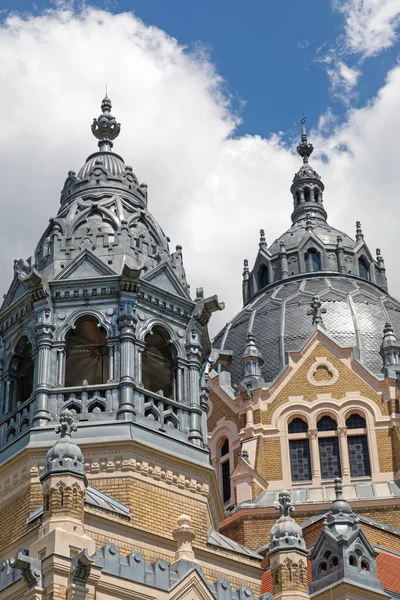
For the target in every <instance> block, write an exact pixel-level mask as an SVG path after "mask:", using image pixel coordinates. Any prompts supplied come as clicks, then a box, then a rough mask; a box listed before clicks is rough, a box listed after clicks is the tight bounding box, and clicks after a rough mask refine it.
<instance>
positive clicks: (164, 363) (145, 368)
mask: <svg viewBox="0 0 400 600" xmlns="http://www.w3.org/2000/svg"><path fill="white" fill-rule="evenodd" d="M145 344H146V345H145V348H144V351H143V358H142V382H143V385H144V387H145V389H146V390H149V391H150V392H154V393H158V392H160V391H162V393H163V395H164V396H165V397H167V398H173V397H174V393H175V372H174V365H173V362H174V359H175V358H176V351H175V347H174V345H173V344H172V341H171V339H170V336H169V334H168V332H167V331H166V330H165V329H164V328H162V327H159V326H155V327H153V329H152V331H151V332H150V333H148V334H147V335H146V337H145Z"/></svg>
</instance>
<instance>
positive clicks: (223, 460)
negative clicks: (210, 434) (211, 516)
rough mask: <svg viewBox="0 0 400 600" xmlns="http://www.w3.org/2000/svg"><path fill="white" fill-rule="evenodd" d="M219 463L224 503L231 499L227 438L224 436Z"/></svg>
mask: <svg viewBox="0 0 400 600" xmlns="http://www.w3.org/2000/svg"><path fill="white" fill-rule="evenodd" d="M219 464H220V470H221V489H222V501H223V503H224V504H227V503H228V502H230V499H231V465H230V452H229V440H228V438H225V440H224V441H223V443H222V445H221V447H220V461H219Z"/></svg>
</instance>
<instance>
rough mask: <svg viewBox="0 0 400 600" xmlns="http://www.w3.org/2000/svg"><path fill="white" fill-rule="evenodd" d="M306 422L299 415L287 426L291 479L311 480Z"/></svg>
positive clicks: (295, 480) (296, 480)
mask: <svg viewBox="0 0 400 600" xmlns="http://www.w3.org/2000/svg"><path fill="white" fill-rule="evenodd" d="M307 431H308V424H307V423H306V421H304V420H303V419H301V418H300V417H296V418H294V419H293V420H292V421H290V423H289V426H288V434H289V455H290V470H291V474H292V481H293V482H298V481H311V480H312V474H311V456H310V442H309V439H308V437H305V435H304V434H307Z"/></svg>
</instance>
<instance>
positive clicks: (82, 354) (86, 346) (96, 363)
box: [65, 318, 109, 387]
mask: <svg viewBox="0 0 400 600" xmlns="http://www.w3.org/2000/svg"><path fill="white" fill-rule="evenodd" d="M65 346H66V361H65V385H66V387H75V386H81V385H82V382H83V381H84V380H85V381H87V382H88V385H96V384H101V383H107V381H108V378H109V375H108V373H109V357H108V347H107V333H106V331H105V329H104V328H103V327H101V326H99V323H98V322H97V321H96V320H95V319H90V318H85V319H83V320H81V321H80V322H78V323H77V325H76V327H75V329H73V330H72V331H71V332H70V333H69V335H68V337H67V340H66V345H65Z"/></svg>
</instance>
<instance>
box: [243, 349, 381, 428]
mask: <svg viewBox="0 0 400 600" xmlns="http://www.w3.org/2000/svg"><path fill="white" fill-rule="evenodd" d="M331 343H334V342H331ZM322 359H324V360H323V361H322ZM325 359H326V361H325ZM319 361H321V362H319ZM326 363H330V364H331V365H332V367H333V369H331V373H330V374H329V373H326V375H324V373H323V372H321V373H318V368H319V367H323V365H324V364H326ZM347 363H348V361H347ZM314 366H315V375H314V377H310V371H311V372H312V373H313V368H314ZM327 370H328V371H329V368H328V369H327ZM283 377H284V376H283ZM324 377H325V378H326V379H325V380H324ZM310 379H312V380H311V381H310ZM348 392H357V393H359V394H360V395H361V396H364V397H366V398H369V399H370V400H372V401H373V402H374V403H375V404H376V405H377V406H378V407H379V409H380V411H381V413H382V415H384V416H388V415H389V406H388V403H387V402H384V401H383V399H382V396H381V394H379V393H378V392H376V391H375V390H374V389H373V388H372V387H371V386H370V385H369V384H368V383H367V381H366V380H365V379H363V378H362V377H361V376H360V375H358V374H357V373H355V372H354V370H352V368H351V366H350V364H349V363H348V364H345V362H344V361H343V360H341V359H340V358H338V357H337V356H335V354H334V353H333V352H332V351H331V350H330V349H329V348H328V347H327V345H325V344H324V343H323V342H322V341H321V340H320V341H319V342H318V344H317V345H316V346H315V347H314V348H313V349H312V350H311V351H310V352H309V354H308V355H306V356H305V357H303V358H301V359H300V361H299V362H298V363H297V364H296V365H295V367H294V372H293V371H289V372H288V373H287V380H286V382H285V381H284V382H283V384H281V385H280V387H279V390H278V392H277V394H276V396H275V397H274V399H273V400H272V402H271V403H270V404H269V406H268V408H267V410H265V411H264V410H262V411H261V414H258V415H256V414H255V415H254V421H255V422H256V419H258V422H260V421H259V419H261V422H262V423H265V424H270V423H271V420H272V416H273V414H274V412H275V411H276V410H277V408H278V407H279V406H281V405H282V404H284V403H286V402H289V398H290V397H299V396H302V398H303V400H304V401H306V402H313V401H315V400H319V399H321V395H322V394H327V395H328V394H329V396H331V397H332V398H334V399H341V398H344V397H346V394H347V393H348ZM257 412H258V411H255V413H257Z"/></svg>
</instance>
